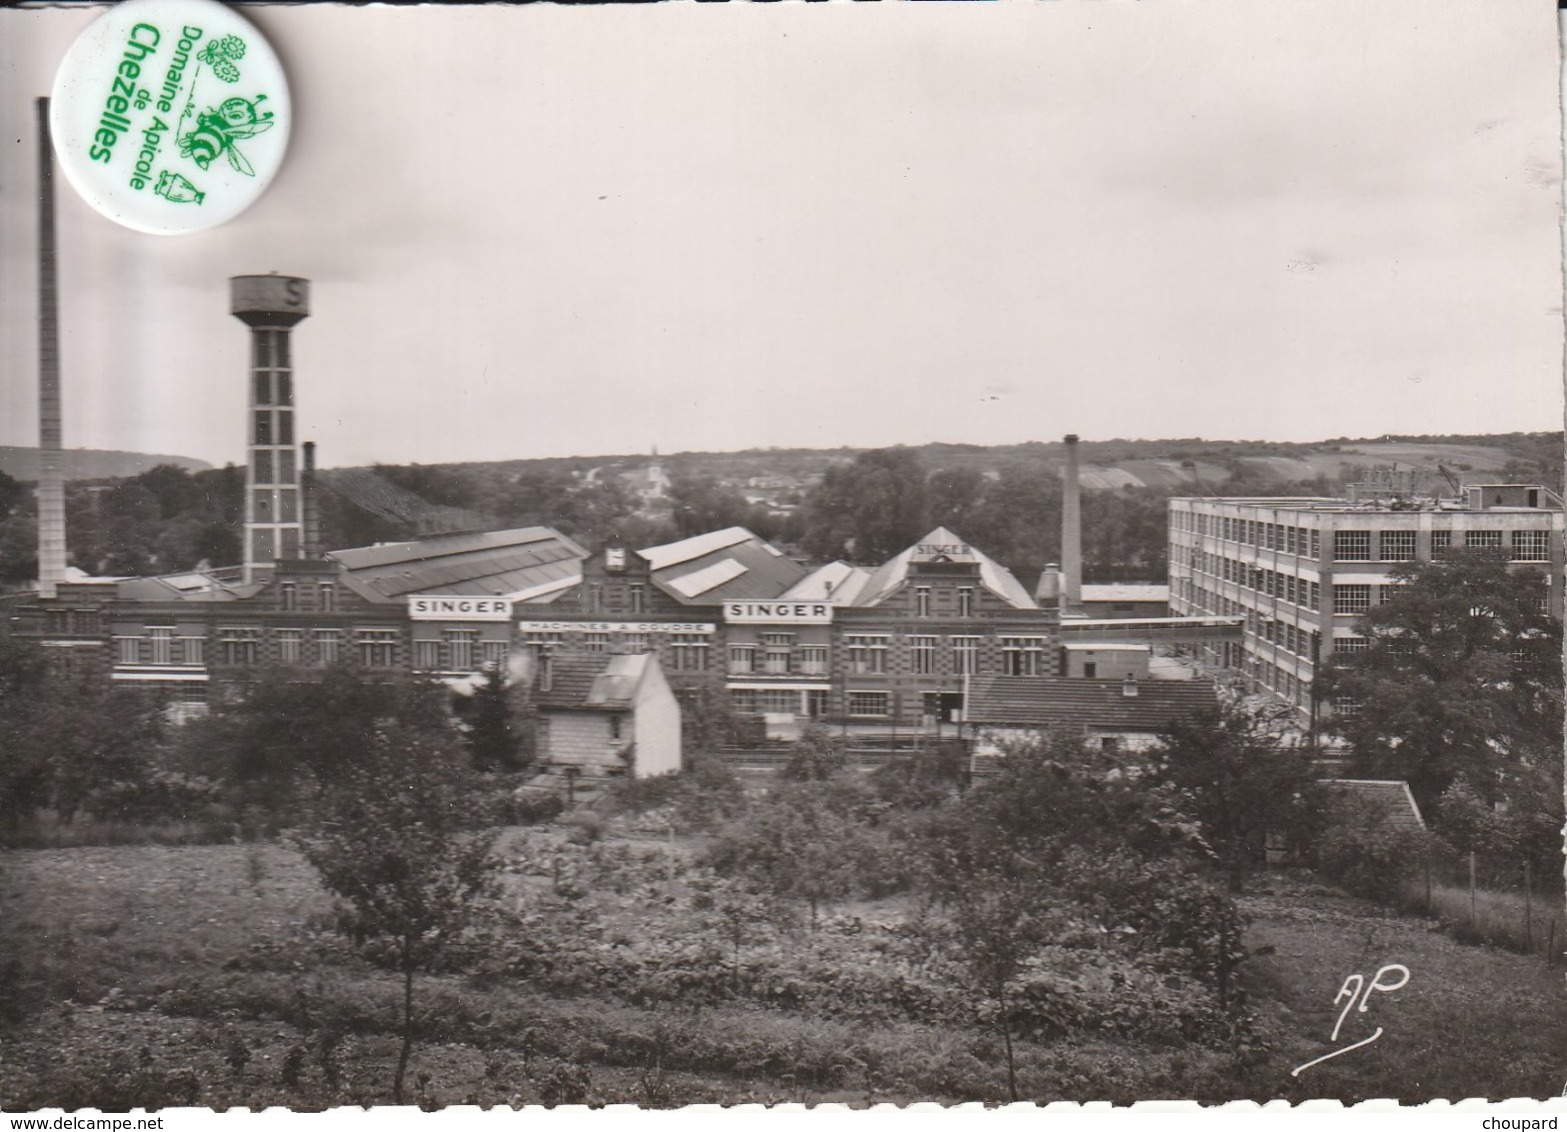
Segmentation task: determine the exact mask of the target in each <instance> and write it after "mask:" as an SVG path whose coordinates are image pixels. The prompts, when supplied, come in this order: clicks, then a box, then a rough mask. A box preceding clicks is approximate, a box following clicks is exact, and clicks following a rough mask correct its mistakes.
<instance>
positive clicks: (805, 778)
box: [783, 721, 848, 782]
mask: <svg viewBox="0 0 1567 1132" xmlns="http://www.w3.org/2000/svg"><path fill="white" fill-rule="evenodd" d="M847 762H848V755H847V753H846V752H845V751H844V747H843V741H842V740H841V739H837V738H834V736H833V734H832V732H831V731H829V730H828V729H827V728H826V727H825V726H823V725H822V724H820V723H817V722H815V721H812V722H811V723H809V724H807V725H806V727H805V729H804V730H802V731H801V732H800V737H799V738H798V739H796V740H795V741H794V742H793V743H791V744H790V745H789V761H788V762H787V763H785V764H784V768H783V777H784V778H786V779H788V780H790V781H793V782H825V781H826V780H827V779H829V778H832V777H833V776H834V775H836V774H838V773H839V772H840V771H841V770H843V768H844V767H845V766H846V765H847Z"/></svg>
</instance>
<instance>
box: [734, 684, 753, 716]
mask: <svg viewBox="0 0 1567 1132" xmlns="http://www.w3.org/2000/svg"><path fill="white" fill-rule="evenodd" d="M729 706H730V707H731V708H733V709H734V710H735V713H736V714H738V715H755V714H756V689H755V688H731V689H730V690H729Z"/></svg>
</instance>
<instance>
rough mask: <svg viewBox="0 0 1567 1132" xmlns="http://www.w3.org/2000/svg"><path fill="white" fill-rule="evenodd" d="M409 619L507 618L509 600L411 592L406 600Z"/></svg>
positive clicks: (470, 619) (484, 619)
mask: <svg viewBox="0 0 1567 1132" xmlns="http://www.w3.org/2000/svg"><path fill="white" fill-rule="evenodd" d="M408 619H409V620H410V621H510V620H511V600H510V599H509V598H504V597H453V596H450V595H442V594H430V595H423V596H421V595H419V594H414V595H412V596H411V597H409V599H408Z"/></svg>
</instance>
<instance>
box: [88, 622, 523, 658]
mask: <svg viewBox="0 0 1567 1132" xmlns="http://www.w3.org/2000/svg"><path fill="white" fill-rule="evenodd" d="M272 636H273V639H274V640H275V641H276V642H277V649H278V660H279V661H280V662H282V663H284V664H318V665H329V664H336V663H337V662H338V661H339V660H341V659H343V655H344V653H343V645H344V644H345V642H346V641H347V639H348V638H347V635H346V633H345V631H344V630H342V629H274V630H272ZM397 636H398V633H397V630H396V629H358V630H355V631H354V634H353V638H352V643H353V646H354V648H355V649H356V650H357V655H358V659H359V662H360V663H361V664H364V665H366V666H367V667H372V668H390V667H392V665H393V663H394V662H395V659H396V650H397ZM262 639H263V634H262V630H261V629H260V628H257V627H252V626H243V627H241V626H231V627H228V628H221V629H219V630H218V639H217V642H216V645H217V649H216V653H215V654H214V659H215V660H216V662H217V663H218V664H228V665H251V664H257V663H259V662H260V658H261V644H262ZM432 643H435V644H441V643H442V642H432ZM500 643H501V644H502V646H503V648H502V650H501V651H500V652H499V653H498V654H497V656H496V658H497V659H501V660H504V659H505V648H504V645H505V642H500ZM207 645H208V642H207V638H205V637H195V636H184V637H182V636H176V631H175V629H174V628H173V627H162V626H149V627H148V629H147V632H146V635H144V636H140V635H138V636H117V637H115V638H114V649H115V661H116V663H118V664H138V665H141V664H157V665H199V664H205V663H207V657H208V648H207ZM470 647H471V646H470ZM457 655H462V654H461V653H458V654H457ZM483 659H485V660H486V661H487V660H489V659H491V657H490V656H488V655H486V656H485V657H484V658H483Z"/></svg>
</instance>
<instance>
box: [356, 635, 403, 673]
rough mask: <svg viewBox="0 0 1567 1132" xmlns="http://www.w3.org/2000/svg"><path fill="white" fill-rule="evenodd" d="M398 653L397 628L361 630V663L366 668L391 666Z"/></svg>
mask: <svg viewBox="0 0 1567 1132" xmlns="http://www.w3.org/2000/svg"><path fill="white" fill-rule="evenodd" d="M396 653H397V630H396V629H360V630H359V663H360V664H362V665H364V666H365V667H366V668H390V667H392V664H393V662H394V660H395V658H396Z"/></svg>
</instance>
